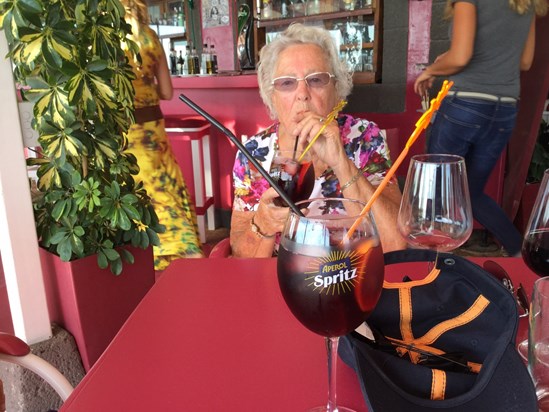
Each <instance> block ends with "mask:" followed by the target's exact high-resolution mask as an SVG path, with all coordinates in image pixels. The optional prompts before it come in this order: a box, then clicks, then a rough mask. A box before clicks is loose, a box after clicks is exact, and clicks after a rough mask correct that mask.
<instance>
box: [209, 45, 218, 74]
mask: <svg viewBox="0 0 549 412" xmlns="http://www.w3.org/2000/svg"><path fill="white" fill-rule="evenodd" d="M210 58H211V59H212V73H213V74H216V73H217V53H216V51H215V46H214V45H213V44H212V45H211V46H210Z"/></svg>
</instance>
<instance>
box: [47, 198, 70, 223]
mask: <svg viewBox="0 0 549 412" xmlns="http://www.w3.org/2000/svg"><path fill="white" fill-rule="evenodd" d="M66 205H67V202H66V201H65V200H64V199H63V200H60V201H59V202H57V203H56V204H55V206H54V207H53V210H52V212H51V215H52V217H53V218H54V219H55V220H59V219H61V216H63V213H64V212H65V206H66Z"/></svg>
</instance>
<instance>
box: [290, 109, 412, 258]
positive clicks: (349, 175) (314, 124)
mask: <svg viewBox="0 0 549 412" xmlns="http://www.w3.org/2000/svg"><path fill="white" fill-rule="evenodd" d="M321 125H322V124H321V123H320V122H319V121H318V115H317V114H314V113H310V114H308V115H307V116H306V117H305V118H304V119H303V120H302V121H301V122H300V124H299V125H298V128H297V129H296V130H295V132H296V134H299V135H300V139H305V140H307V141H310V139H312V137H314V136H315V135H316V133H317V132H318V131H319V129H320V127H321ZM311 151H313V152H314V156H317V157H318V158H319V160H320V162H319V163H324V164H325V165H327V166H329V167H331V168H332V170H333V171H334V173H335V174H336V176H337V178H338V180H339V182H340V185H341V187H342V188H343V190H342V192H343V196H344V197H347V198H353V199H359V200H362V201H363V202H365V203H366V202H367V201H368V200H370V198H371V197H372V195H373V193H374V192H375V190H376V187H375V186H374V185H372V184H371V183H370V182H369V181H368V179H366V178H365V177H359V178H358V179H356V181H355V182H354V183H352V184H351V185H349V186H348V187H347V188H345V184H346V183H347V182H350V181H352V180H353V178H354V177H355V176H356V175H357V173H358V172H359V171H358V169H357V167H356V166H355V164H354V163H353V161H352V160H350V159H349V158H348V156H347V154H346V153H345V149H344V147H343V145H342V144H341V137H340V133H339V127H338V125H337V123H336V122H332V123H330V124H329V125H328V127H326V129H324V132H323V133H322V135H320V137H319V138H318V139H317V140H316V141H315V142H314V144H313V147H312V149H311ZM323 169H324V167H321V170H323ZM400 198H401V194H400V190H399V188H398V186H397V185H395V184H389V185H388V186H387V187H385V189H384V190H383V192H382V193H381V195H380V196H379V197H378V198H377V199H376V201H375V202H374V204H373V206H372V213H373V215H374V218H375V221H376V225H377V228H378V231H379V236H380V239H381V244H382V246H383V250H384V251H385V252H388V251H391V250H398V249H403V248H405V247H406V246H405V245H406V243H405V241H404V240H403V239H402V237H401V236H400V234H399V233H398V230H397V225H396V223H397V216H398V209H399V207H400Z"/></svg>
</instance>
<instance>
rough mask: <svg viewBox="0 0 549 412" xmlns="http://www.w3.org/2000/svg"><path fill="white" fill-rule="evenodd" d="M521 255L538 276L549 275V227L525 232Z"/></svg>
mask: <svg viewBox="0 0 549 412" xmlns="http://www.w3.org/2000/svg"><path fill="white" fill-rule="evenodd" d="M522 257H523V259H524V261H525V262H526V264H527V265H528V267H529V268H530V269H532V270H533V271H534V272H536V273H537V274H538V275H539V276H549V229H547V228H546V229H540V230H536V231H532V232H529V233H527V234H526V236H525V237H524V242H523V243H522Z"/></svg>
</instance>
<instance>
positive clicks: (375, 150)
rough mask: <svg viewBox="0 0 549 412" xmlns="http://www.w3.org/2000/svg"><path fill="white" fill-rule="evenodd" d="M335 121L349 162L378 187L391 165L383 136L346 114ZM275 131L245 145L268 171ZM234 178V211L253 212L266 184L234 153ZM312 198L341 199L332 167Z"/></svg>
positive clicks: (317, 183) (370, 124)
mask: <svg viewBox="0 0 549 412" xmlns="http://www.w3.org/2000/svg"><path fill="white" fill-rule="evenodd" d="M337 122H338V125H339V132H340V135H341V139H342V141H343V145H344V147H345V152H346V153H347V156H348V157H349V159H351V160H352V161H353V162H354V163H355V165H356V167H357V168H360V169H362V170H363V173H364V176H365V177H366V178H367V179H368V180H369V181H370V182H371V183H372V184H374V185H377V184H379V183H380V182H381V180H382V179H383V177H384V176H385V174H386V173H387V171H388V170H389V168H390V166H391V160H390V156H389V148H388V145H387V141H386V139H385V136H384V134H383V133H380V129H379V127H378V126H377V125H376V124H375V123H373V122H369V121H367V120H364V119H356V118H353V117H352V116H349V115H346V114H341V115H339V117H338V118H337ZM277 131H278V123H275V124H273V125H272V126H270V127H269V128H268V129H266V130H264V131H263V132H261V133H259V134H257V135H255V136H253V137H251V138H250V139H249V140H248V141H247V142H246V143H245V147H246V149H247V150H248V151H249V152H250V153H251V154H252V156H254V157H255V158H256V159H257V161H258V162H259V163H260V164H261V165H262V166H263V167H264V169H265V170H267V171H269V170H270V169H271V164H272V161H273V157H274V152H275V151H276V150H277V149H278V134H277ZM233 179H234V195H235V196H234V197H235V199H234V203H233V210H238V211H254V210H256V208H257V206H258V204H259V198H260V197H261V195H262V194H263V192H265V191H266V190H267V189H268V188H269V183H268V182H267V180H266V179H265V178H264V177H263V176H262V175H261V174H260V173H259V172H258V171H257V169H256V168H255V166H254V165H253V164H251V163H250V162H249V161H248V159H247V158H246V156H244V155H243V154H242V152H240V151H239V152H238V153H237V154H236V160H235V163H234V168H233ZM313 197H343V195H342V193H341V190H340V182H339V180H338V179H337V176H336V175H335V173H334V172H333V171H332V169H331V168H328V169H326V170H325V171H324V172H323V173H322V174H321V175H320V176H319V177H317V178H316V181H315V187H314V189H313V192H312V194H311V196H310V198H313Z"/></svg>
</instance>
